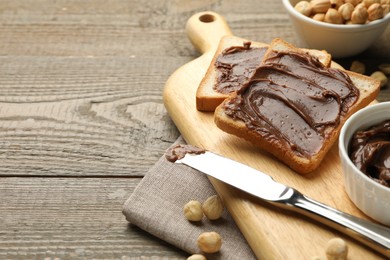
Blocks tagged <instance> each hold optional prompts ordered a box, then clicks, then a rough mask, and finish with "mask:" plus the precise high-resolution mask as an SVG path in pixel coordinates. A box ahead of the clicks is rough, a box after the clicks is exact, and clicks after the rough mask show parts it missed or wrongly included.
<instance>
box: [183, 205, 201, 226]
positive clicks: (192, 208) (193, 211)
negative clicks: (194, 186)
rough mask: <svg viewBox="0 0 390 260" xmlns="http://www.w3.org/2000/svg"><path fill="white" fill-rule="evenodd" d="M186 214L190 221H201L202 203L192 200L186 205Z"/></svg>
mask: <svg viewBox="0 0 390 260" xmlns="http://www.w3.org/2000/svg"><path fill="white" fill-rule="evenodd" d="M184 216H185V217H186V218H187V219H188V220H189V221H200V220H202V217H203V211H202V204H201V203H200V202H199V201H196V200H191V201H190V202H188V203H187V204H185V205H184Z"/></svg>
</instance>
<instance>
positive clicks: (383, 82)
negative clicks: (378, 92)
mask: <svg viewBox="0 0 390 260" xmlns="http://www.w3.org/2000/svg"><path fill="white" fill-rule="evenodd" d="M371 77H372V78H374V79H376V80H379V82H380V84H381V85H380V87H381V88H383V87H384V86H386V84H387V82H388V81H389V79H388V78H387V77H386V75H385V73H383V72H382V71H375V72H374V73H372V74H371Z"/></svg>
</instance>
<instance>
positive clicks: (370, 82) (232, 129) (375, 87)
mask: <svg viewBox="0 0 390 260" xmlns="http://www.w3.org/2000/svg"><path fill="white" fill-rule="evenodd" d="M271 49H272V50H271ZM273 50H277V51H286V50H287V51H289V50H293V51H298V52H299V51H301V50H297V48H295V47H294V46H292V45H290V44H288V43H286V42H284V41H283V40H280V39H276V40H275V41H274V42H272V44H271V46H270V50H269V51H273ZM266 56H267V53H266ZM345 72H346V73H347V74H348V75H349V77H350V78H351V80H352V82H353V83H354V85H355V86H356V87H357V88H358V89H359V98H358V100H357V101H356V102H355V103H354V104H353V105H352V106H351V107H350V108H349V110H348V111H347V113H346V114H345V115H343V116H342V117H341V118H340V123H339V124H338V125H337V127H335V128H333V129H332V131H331V132H329V133H328V135H327V137H326V140H325V141H324V143H323V145H322V147H321V149H320V151H319V152H318V153H316V154H314V155H313V156H310V157H302V156H298V155H297V154H296V153H295V152H294V151H293V150H291V149H286V147H285V146H283V145H281V144H280V143H278V142H276V143H275V142H273V143H270V142H268V141H267V140H265V139H264V138H263V137H262V136H261V135H260V134H259V133H257V132H256V131H254V130H250V129H249V128H248V127H247V126H246V125H245V123H244V122H243V121H241V120H235V119H233V118H232V117H230V116H228V115H226V113H225V109H224V105H225V103H226V102H228V101H229V100H230V98H229V99H226V100H225V101H224V102H223V103H222V104H221V105H219V106H218V107H217V108H216V110H215V113H214V120H215V123H216V125H217V126H218V127H219V128H220V129H222V130H223V131H225V132H227V133H230V134H233V135H236V136H238V137H241V138H243V139H245V140H247V141H249V142H251V143H252V144H254V145H256V146H258V147H261V148H262V149H263V150H265V151H268V152H269V153H271V154H272V155H274V156H275V157H276V158H278V159H279V160H280V161H282V162H284V163H285V164H286V165H288V166H289V167H290V168H291V169H293V170H294V171H296V172H298V173H300V174H307V173H309V172H312V171H313V170H314V169H316V168H317V167H318V166H319V165H320V163H321V161H322V160H323V158H324V157H325V155H326V154H327V152H328V151H329V149H330V148H331V147H332V146H333V144H334V143H335V142H336V140H337V138H338V135H339V133H340V130H341V127H342V126H343V124H344V123H345V121H346V120H347V119H348V118H349V116H351V115H352V114H353V113H355V112H356V111H358V110H359V109H361V108H363V107H365V106H367V105H368V104H369V103H371V102H372V101H373V100H375V98H376V96H377V95H378V92H379V89H380V86H379V82H378V81H376V80H374V79H372V78H370V77H366V76H364V75H361V74H358V73H354V72H350V71H345ZM235 96H236V94H233V95H232V96H231V98H234V97H235Z"/></svg>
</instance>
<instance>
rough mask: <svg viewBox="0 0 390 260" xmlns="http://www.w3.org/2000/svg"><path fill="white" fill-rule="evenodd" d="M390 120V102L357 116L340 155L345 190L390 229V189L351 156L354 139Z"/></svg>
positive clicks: (349, 122) (341, 139) (344, 130)
mask: <svg viewBox="0 0 390 260" xmlns="http://www.w3.org/2000/svg"><path fill="white" fill-rule="evenodd" d="M388 119H390V102H383V103H378V104H375V105H371V106H368V107H366V108H363V109H361V110H360V111H358V112H356V113H355V114H353V115H352V116H351V117H350V118H349V119H348V120H347V121H346V122H345V124H344V125H343V127H342V129H341V132H340V137H339V153H340V159H341V165H342V168H343V174H344V175H343V176H344V187H345V190H346V192H347V194H348V196H349V197H350V199H351V200H352V201H353V203H354V204H355V205H356V206H357V207H358V208H359V209H360V210H361V211H363V212H364V213H365V214H366V215H367V216H369V217H371V218H373V219H374V220H377V221H378V222H380V223H382V224H385V225H388V226H390V188H388V187H386V186H384V185H381V184H379V183H377V182H375V181H374V180H372V179H370V178H369V177H368V176H367V175H365V174H364V173H362V172H361V171H360V170H359V169H358V168H357V167H356V166H355V165H354V164H353V163H352V161H351V160H350V158H349V156H348V150H347V149H348V145H349V142H350V139H351V137H352V135H353V134H354V133H355V132H356V131H357V130H361V129H367V128H368V127H370V126H373V125H375V124H377V123H380V122H382V121H384V120H388Z"/></svg>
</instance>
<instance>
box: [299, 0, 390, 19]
mask: <svg viewBox="0 0 390 260" xmlns="http://www.w3.org/2000/svg"><path fill="white" fill-rule="evenodd" d="M294 8H295V9H296V10H297V11H298V12H300V13H301V14H303V15H305V16H308V17H311V18H313V19H314V20H317V21H323V22H327V23H333V24H365V23H369V22H371V21H375V20H378V19H382V18H383V17H384V16H385V15H387V14H388V13H389V12H390V0H311V1H300V2H298V3H297V4H296V5H295V6H294Z"/></svg>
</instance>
